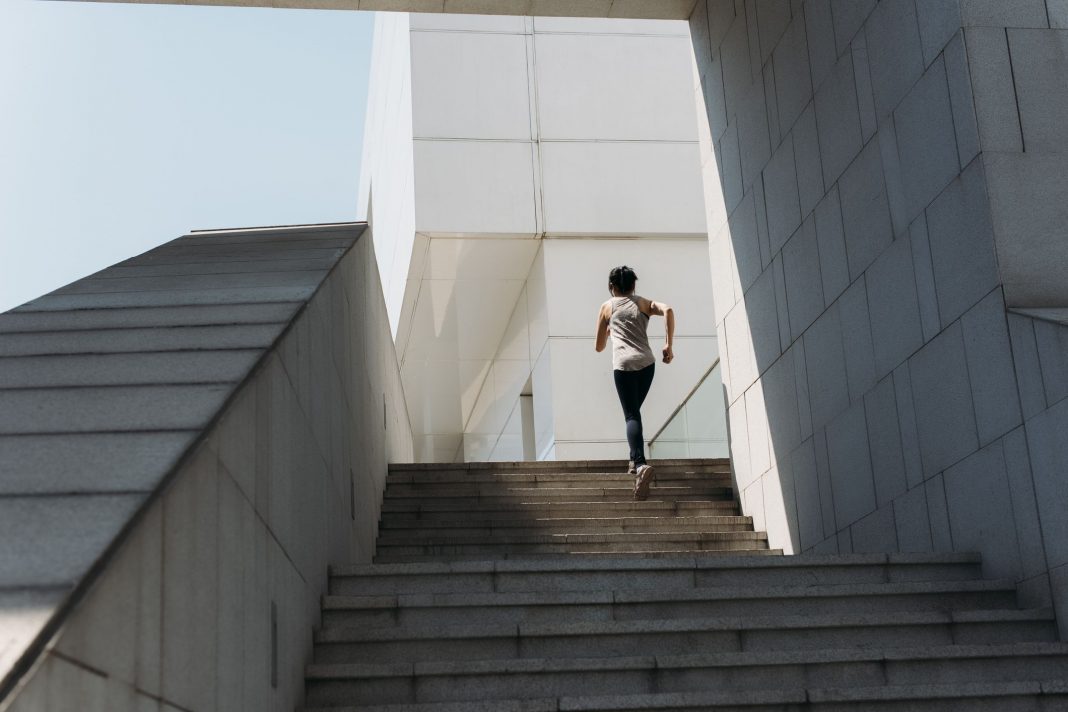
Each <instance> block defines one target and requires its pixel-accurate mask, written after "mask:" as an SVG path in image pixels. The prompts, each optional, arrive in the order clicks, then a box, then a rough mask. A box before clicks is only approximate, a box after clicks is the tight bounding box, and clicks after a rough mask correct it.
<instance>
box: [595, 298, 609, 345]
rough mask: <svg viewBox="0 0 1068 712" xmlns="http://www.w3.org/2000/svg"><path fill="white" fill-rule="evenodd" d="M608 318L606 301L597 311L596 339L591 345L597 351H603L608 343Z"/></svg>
mask: <svg viewBox="0 0 1068 712" xmlns="http://www.w3.org/2000/svg"><path fill="white" fill-rule="evenodd" d="M610 318H611V312H610V311H609V309H608V302H605V303H604V304H602V305H601V310H600V311H599V312H597V339H596V343H595V344H594V346H593V347H594V348H595V349H597V353H601V352H602V351H604V347H605V346H606V345H607V344H608V320H609V319H610Z"/></svg>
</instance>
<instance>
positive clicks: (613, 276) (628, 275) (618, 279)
mask: <svg viewBox="0 0 1068 712" xmlns="http://www.w3.org/2000/svg"><path fill="white" fill-rule="evenodd" d="M637 281H638V275H637V274H635V272H634V270H633V269H631V268H630V267H628V266H627V265H621V266H619V267H616V268H614V269H612V271H611V272H609V273H608V283H609V284H611V285H612V286H613V287H615V288H616V289H617V290H618V291H620V292H623V293H624V294H627V293H629V292H632V291H634V283H635V282H637Z"/></svg>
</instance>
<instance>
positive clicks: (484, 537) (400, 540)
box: [378, 530, 768, 550]
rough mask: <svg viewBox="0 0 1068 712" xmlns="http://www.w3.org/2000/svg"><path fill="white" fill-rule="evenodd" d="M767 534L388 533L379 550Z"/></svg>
mask: <svg viewBox="0 0 1068 712" xmlns="http://www.w3.org/2000/svg"><path fill="white" fill-rule="evenodd" d="M767 538H768V537H767V534H766V533H764V532H755V531H752V530H748V531H745V530H742V531H687V530H676V531H664V532H648V531H636V532H619V533H615V532H571V533H563V534H551V533H544V534H541V533H539V534H518V533H515V532H508V531H505V532H501V533H500V534H497V535H495V536H490V535H489V534H488V533H486V534H476V535H470V534H450V533H449V532H440V531H432V532H424V531H415V532H406V533H404V534H400V533H396V532H387V533H385V534H383V535H381V536H379V537H378V547H379V549H380V550H381V548H382V547H384V546H413V545H423V546H438V545H441V546H489V545H492V546H509V547H512V548H513V550H515V549H516V548H517V547H520V546H527V545H531V546H533V545H538V544H629V543H637V544H655V543H657V542H670V543H678V542H708V541H713V542H723V541H764V540H766V539H767Z"/></svg>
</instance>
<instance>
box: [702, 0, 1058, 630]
mask: <svg viewBox="0 0 1068 712" xmlns="http://www.w3.org/2000/svg"><path fill="white" fill-rule="evenodd" d="M1059 5H1060V4H1059V3H1050V6H1051V8H1053V9H1051V10H1050V11H1047V8H1046V4H1045V3H1044V2H1043V0H1021V1H1020V2H1012V3H1003V2H993V1H989V2H988V1H986V0H959V1H958V0H881V1H880V2H876V1H875V0H804V1H801V0H707V1H706V0H702V1H701V2H698V4H697V7H696V9H695V12H694V14H693V15H692V17H691V22H690V26H691V34H692V37H693V43H694V51H695V58H696V66H697V73H698V75H699V86H698V87H697V89H696V90H697V91H699V92H701V94H702V98H703V100H704V105H705V108H706V113H707V123H706V124H705V126H703V127H702V129H703V133H704V135H703V141H704V144H705V150H704V153H703V160H704V176H705V183H706V202H707V203H708V204H707V206H706V207H707V211H708V220H709V232H710V253H711V257H712V262H713V271H714V274H713V284H714V285H715V289H716V291H715V294H714V301H715V311H716V319H717V331H718V333H719V335H720V337H721V340H722V354H723V382H724V391H725V395H726V399H727V402H728V405H729V411H728V412H729V421H730V435H731V453H732V457H733V461H734V466H735V473H736V478H737V486H738V488H739V490H740V493H741V497H742V502H743V507H744V509H745V510H746V513H747V514H752V515H753V516H754V517H756V521H757V523H758V525H759V526H764V527H766V529H767V530H768V534H769V536H770V538H771V542H770V543H771V545H772V546H777V547H782V548H784V549H785V550H787V551H822V552H835V551H837V552H843V553H844V552H850V551H857V552H863V551H898V550H900V551H924V550H932V549H933V550H979V551H981V552H982V553H983V556H984V563H985V566H986V569H987V571H986V573H987V574H988V575H991V576H1004V577H1008V578H1012V579H1014V580H1016V581H1018V582H1019V584H1020V586H1021V591H1022V592H1023V594H1024V598H1025V600H1026V601H1028V602H1029V603H1032V604H1036V605H1042V604H1048V603H1049V602H1050V601H1051V600H1055V601H1056V602H1057V603H1058V605H1059V606H1061V608H1062V609H1064V608H1066V607H1068V587H1066V586H1065V585H1064V583H1063V578H1064V577H1063V575H1054V577H1053V579H1052V580H1051V573H1052V572H1053V571H1054V570H1055V567H1057V566H1060V565H1062V564H1063V560H1062V559H1061V558H1060V557H1056V556H1050V552H1051V551H1052V548H1051V546H1050V537H1051V536H1054V535H1055V534H1056V533H1057V531H1058V527H1060V525H1059V524H1058V523H1057V522H1056V521H1055V520H1054V521H1051V520H1050V517H1052V516H1053V514H1052V512H1050V511H1043V498H1044V497H1045V498H1049V497H1052V498H1053V499H1052V500H1049V501H1057V502H1062V503H1063V502H1064V497H1065V494H1064V493H1066V492H1068V484H1066V483H1064V482H1060V483H1057V484H1054V482H1053V481H1052V480H1050V481H1048V482H1047V485H1048V486H1049V487H1051V488H1052V489H1051V490H1050V489H1049V488H1047V491H1046V492H1045V494H1044V495H1043V494H1039V490H1040V489H1041V488H1040V487H1039V486H1038V483H1039V473H1038V470H1037V469H1032V467H1033V466H1034V464H1035V463H1037V462H1053V461H1057V462H1060V461H1061V460H1057V459H1056V458H1057V457H1061V458H1062V460H1063V455H1058V454H1057V453H1056V452H1054V451H1051V450H1049V449H1048V447H1047V446H1046V445H1044V444H1042V442H1045V441H1040V440H1036V439H1035V438H1034V437H1032V434H1031V429H1030V422H1028V424H1027V427H1025V419H1026V418H1027V417H1029V416H1030V415H1032V414H1034V413H1036V412H1038V410H1037V409H1032V410H1031V411H1030V412H1029V411H1028V409H1027V407H1026V404H1025V403H1024V402H1023V401H1024V392H1025V385H1024V380H1023V379H1026V378H1034V377H1035V373H1037V372H1036V371H1033V370H1032V371H1028V372H1026V373H1022V372H1021V371H1020V368H1021V363H1020V361H1019V360H1018V354H1017V353H1016V351H1014V349H1013V346H1014V345H1015V341H1014V340H1011V339H1010V326H1011V323H1010V321H1009V319H1008V317H1007V314H1006V303H1009V304H1012V301H1011V296H1012V294H1011V290H1010V287H1012V286H1013V285H1010V284H1009V283H1008V282H1006V273H1005V264H1004V263H1003V261H1002V257H1003V252H1002V250H1001V249H1000V248H1001V247H1003V243H1002V242H1001V240H1002V239H1003V238H1004V237H1005V236H1006V235H1010V236H1011V233H1012V232H1013V231H1015V233H1016V234H1017V235H1018V234H1020V233H1021V232H1026V225H1020V224H1017V225H1012V226H1010V228H1011V229H1009V230H1006V229H1005V226H1004V225H999V224H997V223H996V222H995V218H998V219H1002V218H999V217H998V216H999V215H1001V214H1002V213H1003V211H998V210H995V211H993V213H992V205H994V207H995V208H996V207H998V205H1003V204H1004V201H1005V199H1006V197H1007V196H1006V194H1005V191H1004V188H997V189H996V190H994V191H992V189H991V187H990V183H991V180H990V177H991V175H994V174H992V173H991V166H992V162H993V164H997V165H998V166H1000V165H1001V163H1003V162H1004V160H1005V159H1004V158H1003V157H1002V156H1000V155H999V156H993V155H992V154H991V150H992V149H996V150H1002V149H1001V148H1000V147H999V145H998V144H997V142H996V140H995V139H996V138H997V137H998V136H999V135H1002V136H1008V137H1009V138H1008V139H1005V140H1006V141H1009V144H1011V146H1010V147H1009V148H1008V149H1006V150H1009V151H1010V152H1011V151H1012V150H1014V149H1013V148H1012V146H1015V147H1016V148H1017V149H1018V148H1019V145H1020V144H1019V142H1020V130H1019V123H1018V122H1019V121H1020V119H1021V117H1023V118H1024V119H1026V115H1027V114H1028V113H1029V112H1032V113H1033V116H1037V117H1042V116H1046V117H1047V118H1048V117H1049V116H1052V115H1053V114H1052V113H1050V111H1049V107H1048V106H1047V107H1045V109H1042V110H1039V109H1038V108H1037V107H1030V108H1029V107H1026V106H1024V105H1023V104H1021V105H1020V108H1019V111H1020V112H1022V113H1021V114H1019V115H1018V114H1017V109H1016V107H1015V103H1014V102H1012V101H1011V99H1012V97H1013V90H1012V88H1011V87H1012V82H1013V79H1012V72H1011V66H1010V62H1009V60H1008V55H1005V56H1004V57H1001V58H1000V59H999V58H998V57H991V56H987V55H989V54H990V53H991V52H994V50H995V49H996V48H997V47H1002V49H1003V50H1005V51H1007V49H1006V48H1005V47H1003V46H1002V45H1004V43H1005V37H1006V36H1008V38H1009V40H1010V41H1011V42H1012V43H1015V44H1014V50H1013V52H1014V54H1013V56H1015V55H1016V51H1017V50H1020V52H1021V53H1022V54H1021V56H1023V54H1028V53H1027V52H1023V49H1022V47H1021V45H1020V43H1023V42H1029V41H1034V42H1035V43H1037V44H1036V45H1035V46H1034V47H1033V48H1032V49H1034V50H1035V51H1034V52H1030V54H1028V56H1031V55H1035V54H1036V52H1037V54H1038V55H1040V54H1042V52H1046V53H1047V54H1049V53H1050V52H1054V53H1055V51H1054V49H1055V47H1056V46H1057V45H1056V42H1058V41H1059V39H1056V37H1054V34H1055V33H1056V32H1057V31H1055V30H1052V29H1050V28H1049V23H1050V22H1051V20H1056V19H1057V18H1058V17H1060V16H1061V15H1062V14H1063V13H1062V12H1059V11H1057V10H1056V8H1054V6H1058V7H1059ZM1009 27H1011V28H1021V27H1024V28H1034V29H1028V30H1026V31H1025V30H1008V31H1007V30H1006V28H1009ZM1006 32H1008V34H1007V35H1006ZM1051 33H1052V34H1051ZM1028 38H1029V39H1028ZM999 43H1000V44H999ZM1039 50H1041V51H1039ZM1036 56H1037V55H1036ZM1036 71H1039V72H1040V74H1041V75H1042V76H1046V75H1048V74H1049V72H1050V71H1051V70H1050V69H1049V68H1048V67H1046V68H1042V69H1041V70H1039V69H1036ZM998 72H1000V74H999V73H998ZM1028 81H1031V80H1030V79H1029V80H1028ZM999 82H1000V83H999ZM1005 82H1008V86H1006V84H1005ZM1017 82H1019V76H1018V75H1017ZM1021 96H1022V94H1021ZM1030 96H1031V98H1032V99H1034V100H1035V101H1036V102H1038V103H1041V102H1040V100H1039V99H1038V95H1037V93H1036V92H1035V91H1032V92H1031V94H1030ZM1057 96H1059V94H1057V93H1054V94H1051V95H1050V97H1049V99H1050V101H1058V100H1059V99H1057ZM1058 115H1059V114H1058ZM1027 123H1028V122H1027V121H1026V120H1025V121H1024V124H1025V125H1026V124H1027ZM1062 123H1063V122H1062ZM1014 126H1015V127H1016V128H1014ZM1045 128H1046V131H1047V133H1048V134H1049V135H1050V136H1053V135H1055V134H1057V132H1058V131H1061V129H1058V128H1056V126H1054V125H1053V124H1052V123H1049V124H1048V125H1046V127H1045ZM999 132H1000V134H999ZM1014 132H1015V133H1014ZM1026 133H1027V132H1026V130H1025V131H1024V134H1026ZM1013 136H1014V137H1015V138H1012V137H1013ZM1010 139H1011V140H1010ZM1013 140H1014V141H1015V142H1016V143H1014V144H1013V143H1012V141H1013ZM1043 150H1049V146H1048V145H1046V146H1044V147H1043ZM1021 160H1022V159H1021ZM1000 171H1001V168H1000V167H998V168H997V170H996V171H995V172H996V174H997V175H1001V172H1000ZM1057 180H1058V181H1060V182H1062V179H1061V178H1058V179H1057ZM1060 182H1058V183H1057V185H1060ZM1022 184H1023V183H1018V185H1022ZM1026 184H1027V185H1033V183H1032V182H1026ZM1041 190H1042V191H1047V193H1044V194H1047V195H1048V196H1049V201H1051V202H1050V205H1048V206H1046V207H1047V213H1050V211H1052V212H1053V213H1055V212H1056V210H1058V209H1061V208H1054V207H1051V206H1052V203H1056V204H1057V205H1063V203H1064V201H1063V195H1057V194H1056V189H1055V188H1054V187H1052V185H1051V184H1050V185H1043V186H1042V188H1041ZM1048 191H1052V193H1049V192H1048ZM1054 196H1055V197H1054ZM999 201H1000V202H999ZM1036 219H1037V218H1036ZM1061 222H1062V224H1063V221H1061ZM1050 223H1051V221H1049V220H1046V221H1045V222H1044V223H1043V225H1044V227H1048V226H1049V224H1050ZM1043 234H1044V235H1046V237H1045V238H1043V239H1046V240H1047V241H1048V240H1049V235H1050V231H1049V230H1046V231H1045V233H1043ZM1020 244H1021V245H1023V244H1024V243H1020ZM1028 244H1030V243H1028ZM1025 247H1026V245H1025ZM1060 249H1061V248H1060V247H1057V248H1056V249H1053V248H1052V247H1051V248H1050V251H1049V252H1048V254H1047V257H1049V258H1050V259H1051V260H1053V258H1055V257H1056V256H1057V254H1058V252H1059V250H1060ZM1053 261H1054V263H1055V260H1053ZM1045 273H1046V272H1043V274H1045ZM1060 274H1061V275H1063V270H1062V271H1061V272H1060ZM1010 276H1011V275H1010ZM1018 276H1019V275H1016V277H1018ZM1041 276H1042V275H1040V274H1036V275H1035V277H1036V279H1039V278H1040V277H1041ZM1059 283H1060V285H1061V286H1063V284H1064V280H1063V277H1062V278H1061V279H1060V282H1059ZM1007 293H1008V295H1009V297H1010V299H1007ZM1010 342H1011V343H1010ZM1048 358H1052V356H1048ZM1025 368H1027V367H1025ZM1043 373H1044V372H1043ZM1043 377H1044V376H1039V378H1043ZM1055 398H1056V394H1052V395H1051V394H1050V393H1048V392H1047V393H1046V395H1045V406H1049V407H1050V412H1051V413H1052V412H1053V410H1054V408H1057V407H1059V406H1055V405H1054V404H1053V403H1052V402H1050V401H1051V400H1055ZM1036 408H1037V407H1036ZM1043 410H1044V408H1043ZM1046 417H1050V418H1053V417H1055V416H1053V415H1052V414H1051V415H1048V416H1046ZM1050 458H1053V459H1052V460H1051V459H1050ZM1029 463H1030V464H1029ZM1036 494H1038V502H1037V503H1036ZM1040 514H1041V517H1040ZM1063 518H1064V517H1063V513H1062V515H1061V516H1060V517H1059V519H1061V520H1063ZM1050 527H1052V529H1051V528H1050ZM1043 542H1045V548H1044V544H1043ZM1051 582H1052V583H1053V590H1052V592H1051ZM1066 618H1068V611H1063V610H1062V614H1061V619H1062V620H1065V619H1066Z"/></svg>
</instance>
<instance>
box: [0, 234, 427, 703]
mask: <svg viewBox="0 0 1068 712" xmlns="http://www.w3.org/2000/svg"><path fill="white" fill-rule="evenodd" d="M369 237H370V236H369V235H366V234H365V236H364V239H361V240H359V241H358V242H357V243H356V245H355V246H353V248H352V249H351V250H350V251H349V253H348V254H347V255H346V256H345V257H344V259H343V260H342V262H341V263H340V264H339V265H338V266H337V267H336V268H335V269H334V271H333V272H332V273H331V275H330V276H329V277H328V278H327V281H326V282H325V283H324V284H323V286H322V287H321V288H320V290H319V291H318V293H317V294H316V296H315V297H314V298H313V299H312V300H311V301H310V302H309V303H308V304H307V306H306V308H305V309H304V310H303V311H302V312H301V313H300V315H299V316H298V317H297V319H296V320H295V321H294V322H293V323H292V325H291V327H290V328H289V330H288V331H287V332H286V333H285V335H284V336H282V338H281V341H280V343H279V344H278V346H277V348H275V349H274V350H273V351H272V352H271V353H269V355H268V356H267V357H266V361H265V362H263V363H262V364H261V365H260V367H259V368H258V370H257V371H256V372H255V373H254V374H253V375H252V376H251V377H250V378H249V380H248V381H246V382H245V383H244V385H243V386H242V387H241V389H240V390H238V391H237V392H236V394H235V395H234V398H233V399H232V400H231V401H230V402H229V404H228V406H227V408H226V410H225V411H224V412H222V413H220V417H219V419H218V420H217V421H215V423H214V424H213V426H212V427H211V428H210V429H209V430H207V431H206V432H204V433H203V434H202V437H201V439H200V442H199V444H197V445H196V446H195V447H194V449H193V450H192V451H191V452H190V453H189V454H188V455H187V457H186V459H185V460H184V462H183V464H182V465H181V466H180V467H179V468H178V469H177V470H176V471H175V472H174V473H173V475H172V477H171V478H170V480H169V482H168V483H167V484H165V485H164V488H163V489H162V491H160V492H159V493H158V496H156V498H155V501H154V502H153V503H152V504H151V505H150V506H149V508H148V509H147V511H146V512H145V513H144V515H143V516H142V517H141V518H140V520H139V521H137V522H136V524H135V525H134V527H133V529H132V530H131V531H129V532H128V533H127V534H126V535H125V537H124V539H123V540H122V543H121V545H120V546H119V548H118V549H117V551H116V552H115V553H114V555H113V556H112V557H111V558H110V559H109V560H108V561H107V562H106V564H105V567H104V569H103V570H102V571H101V572H100V574H99V576H97V578H96V580H95V582H94V583H93V585H92V588H90V589H89V590H88V592H87V593H86V595H85V597H84V598H83V599H82V600H81V601H80V602H79V603H78V604H77V606H76V607H75V608H74V609H73V610H72V611H71V612H70V614H69V615H68V616H67V618H66V620H65V621H64V622H63V625H62V627H61V628H60V629H59V630H58V632H56V634H55V635H54V637H53V639H52V640H51V642H50V643H49V645H48V650H47V652H46V653H44V654H43V655H41V656H40V657H39V658H38V660H37V662H36V664H35V666H34V667H33V668H32V669H31V671H30V672H29V673H27V675H26V676H24V678H23V680H22V682H21V683H20V685H19V687H17V688H16V689H15V691H14V692H13V693H12V694H11V695H9V696H8V697H7V698H6V699H5V700H3V701H0V710H3V711H4V712H41V711H43V710H49V711H51V712H59V711H61V710H79V711H82V710H85V711H90V710H91V711H93V712H104V711H105V710H106V711H107V712H140V711H142V710H146V709H153V710H167V711H177V710H197V712H212V711H215V710H217V711H218V712H232V711H234V710H275V711H277V712H292V711H293V710H294V709H297V708H298V707H300V706H301V704H302V702H303V695H304V665H305V663H306V662H307V661H308V660H309V659H310V655H311V647H312V630H313V628H314V627H315V626H316V625H317V624H318V621H319V613H320V597H321V595H322V594H323V593H324V592H325V591H326V583H327V566H328V565H329V564H331V563H337V562H369V561H370V560H371V556H372V555H373V553H374V547H375V537H376V535H377V529H378V512H379V508H380V506H381V501H382V490H383V488H384V486H385V478H386V472H387V463H389V462H405V461H410V460H411V457H412V441H411V431H410V429H409V425H408V417H407V413H406V412H405V406H404V397H403V393H402V392H401V381H400V374H399V370H398V368H397V364H396V359H395V356H394V349H393V342H392V338H391V336H390V333H389V327H388V322H387V318H386V310H385V305H384V302H383V299H382V296H381V287H380V283H379V280H378V278H377V269H376V266H375V259H374V251H373V248H372V243H371V240H370V239H369ZM357 315H358V316H357ZM68 437H69V436H68ZM121 453H122V449H121V448H120V449H117V451H116V456H118V455H120V454H121ZM159 457H160V455H159V454H157V458H159ZM272 607H273V608H274V610H275V615H274V620H275V622H276V625H277V639H276V644H275V646H274V647H275V649H276V650H277V655H278V657H277V662H276V663H275V670H276V671H277V675H276V678H275V680H274V681H273V682H272V643H271V629H272Z"/></svg>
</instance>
